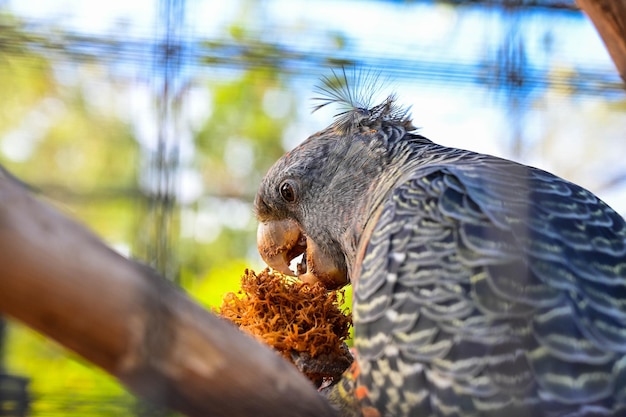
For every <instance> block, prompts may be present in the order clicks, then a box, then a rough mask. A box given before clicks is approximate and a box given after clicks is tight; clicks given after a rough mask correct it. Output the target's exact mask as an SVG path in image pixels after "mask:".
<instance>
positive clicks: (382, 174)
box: [342, 135, 439, 284]
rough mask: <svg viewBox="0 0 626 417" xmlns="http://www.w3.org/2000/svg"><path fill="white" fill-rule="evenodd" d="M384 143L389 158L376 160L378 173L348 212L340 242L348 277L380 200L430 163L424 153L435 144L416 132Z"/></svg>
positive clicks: (362, 249) (366, 239) (354, 274)
mask: <svg viewBox="0 0 626 417" xmlns="http://www.w3.org/2000/svg"><path fill="white" fill-rule="evenodd" d="M388 145H389V148H388V149H386V155H389V158H388V159H387V160H386V161H385V162H382V161H377V163H379V164H381V165H379V175H377V176H376V178H374V180H373V181H371V183H370V184H369V187H368V188H367V190H366V191H365V192H364V193H363V195H364V196H365V198H363V199H361V204H359V205H357V206H356V207H354V209H353V210H352V211H351V224H350V227H348V228H347V229H346V235H345V236H344V239H343V241H342V246H343V253H344V254H345V257H346V264H347V266H348V273H349V275H350V276H351V279H352V277H358V276H359V275H360V271H358V270H356V269H355V268H359V265H360V264H361V263H362V262H360V260H361V259H362V257H363V255H364V252H365V249H366V246H367V243H368V242H369V240H370V237H371V234H372V231H373V228H374V225H375V224H376V223H377V221H378V218H379V217H380V214H381V212H382V209H383V205H384V202H385V201H386V200H387V198H388V197H389V195H390V193H392V192H393V190H394V189H395V188H396V187H397V186H398V185H399V184H402V183H403V182H404V181H406V180H407V179H408V176H409V175H410V173H412V172H414V170H415V168H417V167H419V166H420V165H425V164H427V163H429V162H431V160H432V158H431V157H429V156H428V155H429V154H430V153H431V152H430V151H431V150H432V148H433V147H439V145H436V144H434V143H433V142H431V141H430V140H429V139H427V138H425V137H422V136H419V135H411V136H410V138H406V137H405V138H403V139H401V140H398V141H396V142H391V141H390V142H388ZM353 284H354V283H353Z"/></svg>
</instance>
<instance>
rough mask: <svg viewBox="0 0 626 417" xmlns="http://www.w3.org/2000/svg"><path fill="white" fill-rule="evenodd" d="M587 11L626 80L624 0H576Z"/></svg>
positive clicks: (625, 12)
mask: <svg viewBox="0 0 626 417" xmlns="http://www.w3.org/2000/svg"><path fill="white" fill-rule="evenodd" d="M576 1H577V3H578V5H579V6H580V8H581V9H583V10H584V11H585V13H587V15H588V16H589V18H590V19H591V21H592V22H593V24H594V25H595V27H596V29H597V30H598V33H599V34H600V36H601V37H602V40H603V41H604V44H605V45H606V48H607V50H608V51H609V55H611V59H612V60H613V62H614V63H615V66H616V67H617V70H618V71H619V74H620V76H621V77H622V79H623V80H624V81H625V82H626V0H576Z"/></svg>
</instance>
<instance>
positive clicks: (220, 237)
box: [0, 15, 295, 416]
mask: <svg viewBox="0 0 626 417" xmlns="http://www.w3.org/2000/svg"><path fill="white" fill-rule="evenodd" d="M1 25H2V27H3V28H4V29H7V28H10V32H11V34H12V35H11V38H10V39H11V42H12V43H13V44H16V42H17V44H18V45H20V48H19V51H18V52H17V53H16V52H15V51H13V50H7V49H6V48H5V49H3V45H2V44H0V94H1V97H2V100H0V163H2V164H3V165H4V166H5V167H7V168H8V169H9V170H10V171H12V172H13V173H14V174H15V175H16V176H18V177H19V178H21V179H23V180H24V181H26V182H28V183H29V184H30V185H32V186H33V188H34V189H35V190H36V192H37V193H38V194H39V195H40V197H41V198H43V199H46V200H47V201H49V202H50V203H51V204H53V205H55V206H56V207H57V208H58V209H60V210H61V211H63V212H65V213H66V214H68V215H69V216H71V217H74V218H77V219H79V220H80V221H82V222H83V223H84V224H86V225H87V226H88V227H89V228H90V229H92V230H94V231H95V232H96V233H97V234H98V235H100V236H101V237H102V238H103V239H104V240H105V241H106V242H107V243H108V244H110V245H113V246H114V247H115V248H117V249H119V250H121V251H122V252H124V253H126V254H130V255H131V256H132V254H133V253H135V248H136V246H137V245H138V242H139V241H140V240H141V239H142V235H143V234H144V233H147V232H146V231H145V230H142V228H143V227H145V224H144V223H143V222H142V221H141V220H142V217H143V216H144V210H145V206H146V201H147V200H149V199H150V198H151V197H150V193H149V192H147V191H146V188H145V186H143V185H142V178H143V179H145V178H144V177H145V175H149V172H148V174H146V172H147V171H149V170H150V169H152V167H146V163H145V160H146V158H145V153H146V152H147V149H146V148H147V145H146V144H145V143H144V142H142V139H141V138H140V137H139V136H138V135H139V133H138V132H139V131H140V130H141V126H138V125H139V124H141V123H146V121H145V120H143V121H142V120H138V121H134V120H133V115H134V114H140V113H142V112H143V113H145V112H146V109H145V108H143V109H135V108H133V105H132V103H133V101H134V100H136V98H134V97H135V95H136V94H137V89H139V90H141V89H145V88H146V84H143V83H139V84H137V80H134V79H128V78H125V77H123V76H120V75H119V74H117V73H116V72H115V71H114V70H112V69H111V68H110V67H108V66H107V65H106V64H105V63H98V62H93V61H90V62H69V63H68V62H66V61H63V60H56V59H55V57H52V56H47V55H44V54H43V53H40V52H38V51H35V50H33V49H30V48H29V47H28V46H27V44H26V43H24V44H19V40H20V39H28V30H27V28H25V27H23V26H22V24H21V23H20V22H19V21H17V20H15V19H13V18H10V17H9V16H4V15H3V16H2V21H1ZM7 33H8V32H5V33H3V35H6V34H7ZM7 36H8V35H7ZM190 83H191V84H192V88H193V89H194V90H195V91H196V95H199V96H200V97H202V99H203V100H208V101H210V102H209V103H208V107H209V108H210V109H211V111H209V112H207V114H206V115H203V116H202V117H201V120H200V121H199V122H197V121H196V123H194V125H193V126H191V124H189V125H186V126H182V128H181V129H182V130H184V131H186V132H187V133H189V136H190V138H191V141H190V143H187V144H185V146H187V147H191V148H192V150H193V152H192V154H193V157H192V158H187V159H185V160H183V161H182V162H181V165H180V167H179V169H180V170H181V172H182V171H185V172H192V173H194V174H196V175H195V177H193V178H199V179H200V182H199V184H195V185H194V186H195V187H196V188H197V187H199V188H200V189H201V190H202V192H200V193H198V194H197V195H194V196H193V197H192V198H190V199H186V200H185V201H181V202H180V203H179V211H177V212H174V213H173V218H172V221H174V222H181V226H180V230H181V233H180V236H176V237H175V239H176V240H175V241H173V242H170V243H171V246H172V247H174V248H175V250H174V253H175V256H176V257H177V258H178V263H179V271H180V272H179V283H180V284H181V285H182V286H183V287H184V289H185V290H186V291H188V292H189V293H190V295H191V297H192V298H194V299H196V300H197V301H199V302H200V303H201V304H203V305H204V306H206V307H207V308H211V307H217V306H219V305H220V303H221V299H222V296H223V295H224V294H225V293H226V292H229V291H237V290H238V288H239V282H240V277H241V275H242V274H243V272H244V270H245V268H247V267H255V265H253V264H254V263H255V262H254V260H255V255H254V253H255V251H256V244H255V228H256V221H255V219H254V215H253V212H252V205H251V203H252V199H253V196H254V193H255V190H256V186H257V184H258V183H259V181H260V179H261V177H262V175H263V173H264V171H265V170H266V169H267V168H268V167H269V165H270V164H271V163H272V162H273V161H274V160H275V159H277V158H278V157H279V155H280V154H282V153H283V151H284V150H283V147H282V145H281V139H282V135H283V131H284V130H285V128H286V127H287V125H288V124H289V122H290V121H292V120H293V118H294V116H295V114H294V111H293V105H292V103H293V102H294V98H293V96H292V95H290V93H288V92H287V90H286V88H285V87H284V85H283V81H282V80H281V78H280V77H279V76H278V75H277V73H276V72H273V71H269V70H254V69H251V70H248V71H245V72H243V73H241V74H240V76H238V77H234V78H233V77H231V78H224V79H211V80H210V81H207V80H202V81H200V80H191V81H190ZM148 84H149V83H148ZM155 102H156V100H155V101H152V102H151V104H150V105H151V106H156V104H155ZM148 107H149V106H148ZM135 112H136V113H135ZM154 113H156V112H154ZM154 113H153V114H154ZM139 119H140V118H139ZM147 123H148V124H152V126H157V122H156V120H154V119H152V120H149V121H148V122H147ZM155 133H156V132H155ZM181 178H182V180H184V178H185V177H184V176H183V177H181ZM182 180H181V181H182ZM187 185H188V184H181V185H180V186H181V187H185V186H187ZM192 185H193V184H192ZM183 223H184V224H183ZM147 256H149V254H148V255H147ZM143 260H144V261H146V262H150V259H143ZM259 265H260V264H259V263H257V265H256V267H257V268H258V267H259ZM10 324H11V325H10V326H9V331H8V339H7V340H6V342H5V343H6V344H5V348H6V349H5V354H6V358H5V361H4V362H5V364H6V367H7V369H8V371H9V372H12V373H16V374H19V375H23V376H27V377H29V378H31V379H32V382H31V389H32V394H33V398H34V402H33V406H32V410H31V415H32V416H61V415H63V416H66V415H80V416H87V415H88V416H119V415H127V414H136V413H138V408H137V407H138V405H137V403H136V401H135V400H134V399H133V397H132V396H131V395H130V394H128V393H126V392H125V390H124V389H123V388H122V387H121V386H120V385H119V384H118V383H117V382H116V381H115V380H113V379H112V378H111V377H109V376H108V375H106V374H104V373H103V372H102V371H100V370H98V369H96V368H94V367H92V366H91V365H89V364H87V363H85V362H84V361H82V360H81V359H80V358H78V357H76V356H75V355H73V354H71V353H68V352H67V351H66V350H64V349H63V348H61V347H59V346H57V345H56V344H54V343H52V342H50V341H48V340H46V339H45V338H43V337H42V336H40V335H38V334H37V333H35V332H33V331H31V330H29V329H27V328H25V327H23V326H21V325H19V324H17V323H10ZM0 363H1V362H0Z"/></svg>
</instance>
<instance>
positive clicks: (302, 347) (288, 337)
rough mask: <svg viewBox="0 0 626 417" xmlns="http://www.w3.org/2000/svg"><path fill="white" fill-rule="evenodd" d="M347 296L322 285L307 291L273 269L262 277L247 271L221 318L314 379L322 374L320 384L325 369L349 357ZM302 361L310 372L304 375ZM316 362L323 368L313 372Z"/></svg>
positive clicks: (227, 300)
mask: <svg viewBox="0 0 626 417" xmlns="http://www.w3.org/2000/svg"><path fill="white" fill-rule="evenodd" d="M343 296H344V294H343V291H341V290H340V291H331V292H329V291H327V290H326V289H325V288H324V287H323V286H322V285H321V284H315V285H308V284H305V283H303V282H301V281H300V280H298V279H295V278H293V277H288V276H285V275H283V274H281V273H279V272H275V271H270V270H269V269H265V270H264V271H262V272H261V273H260V274H258V275H257V274H255V273H254V271H252V270H248V269H247V270H246V271H245V274H244V275H243V277H242V279H241V290H240V291H239V292H238V294H235V293H232V292H231V293H227V294H226V295H225V296H224V299H223V301H222V306H221V308H220V315H221V316H222V317H224V318H226V319H228V320H230V321H232V322H233V323H235V324H236V325H237V326H239V327H240V328H241V329H242V330H244V331H246V332H248V333H250V334H251V335H253V336H254V337H256V338H258V339H259V340H261V341H262V342H264V343H266V344H268V345H270V346H272V347H273V348H274V349H276V350H277V351H278V352H279V353H281V354H282V355H283V356H284V357H285V358H287V359H288V360H290V361H292V362H294V363H295V364H296V366H298V367H299V368H301V370H302V371H303V372H304V373H305V374H307V375H308V376H309V377H311V375H310V374H312V373H315V374H318V375H317V376H316V378H317V377H319V374H320V373H324V372H319V371H320V366H321V367H326V366H327V362H341V363H344V362H346V355H348V356H349V353H348V352H347V349H346V346H345V344H344V341H345V340H346V339H347V338H348V336H349V329H350V326H351V324H352V317H351V315H350V314H349V313H346V312H343V311H341V309H340V304H341V303H342V301H343ZM303 358H306V359H305V360H306V361H307V363H308V365H305V366H304V368H308V370H307V369H302V361H303ZM315 358H318V362H319V361H322V362H324V363H323V364H319V363H318V364H316V365H315V366H314V368H315V369H316V371H312V370H311V365H310V363H311V361H313V362H315ZM350 361H351V358H350ZM330 365H331V368H332V364H330ZM348 365H349V363H348ZM333 369H334V368H333ZM335 372H336V371H333V372H331V373H335ZM312 379H315V378H312Z"/></svg>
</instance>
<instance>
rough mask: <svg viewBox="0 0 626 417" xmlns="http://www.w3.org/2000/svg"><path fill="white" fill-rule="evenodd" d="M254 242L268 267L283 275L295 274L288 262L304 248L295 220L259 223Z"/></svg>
mask: <svg viewBox="0 0 626 417" xmlns="http://www.w3.org/2000/svg"><path fill="white" fill-rule="evenodd" d="M256 243H257V247H258V248H259V253H260V254H261V258H263V260H264V261H265V263H266V264H267V265H268V266H269V267H270V268H272V269H275V270H277V271H280V272H282V273H283V274H285V275H295V274H294V273H293V271H292V270H291V269H290V268H289V264H290V263H291V260H292V259H294V258H295V257H296V256H298V255H300V254H302V253H304V251H305V249H306V245H305V243H304V241H303V235H302V232H301V231H300V228H299V227H298V225H297V223H296V222H295V221H293V220H289V219H285V220H274V221H271V222H267V223H260V224H259V228H258V229H257V233H256Z"/></svg>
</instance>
